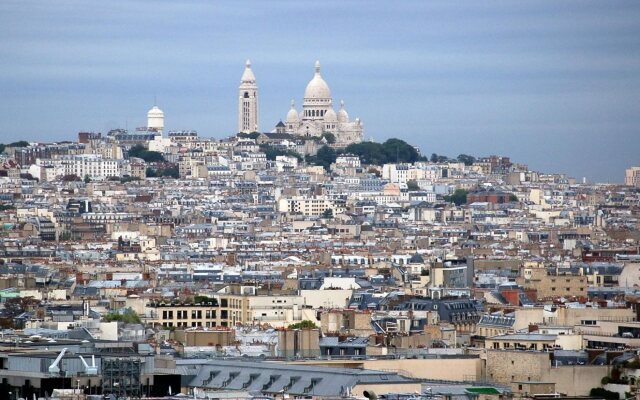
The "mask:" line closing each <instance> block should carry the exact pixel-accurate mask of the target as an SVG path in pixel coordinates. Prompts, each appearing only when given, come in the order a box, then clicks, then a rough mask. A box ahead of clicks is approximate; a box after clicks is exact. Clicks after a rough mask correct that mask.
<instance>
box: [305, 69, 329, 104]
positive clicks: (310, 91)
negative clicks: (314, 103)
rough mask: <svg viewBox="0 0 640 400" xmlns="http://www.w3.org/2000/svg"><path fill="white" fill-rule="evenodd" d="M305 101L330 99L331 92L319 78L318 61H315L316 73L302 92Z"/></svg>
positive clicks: (320, 77)
mask: <svg viewBox="0 0 640 400" xmlns="http://www.w3.org/2000/svg"><path fill="white" fill-rule="evenodd" d="M304 98H305V99H330V98H331V90H330V89H329V85H327V82H325V81H324V79H322V76H320V61H316V73H315V75H314V76H313V79H311V81H309V84H308V85H307V88H306V89H305V90H304Z"/></svg>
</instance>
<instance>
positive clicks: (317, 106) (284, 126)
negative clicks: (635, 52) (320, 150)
mask: <svg viewBox="0 0 640 400" xmlns="http://www.w3.org/2000/svg"><path fill="white" fill-rule="evenodd" d="M239 93H240V99H239V105H238V107H239V131H240V132H244V133H248V132H255V131H257V127H258V87H257V84H256V80H255V76H254V74H253V71H252V70H251V64H250V63H249V62H248V61H247V64H246V66H245V71H244V73H243V75H242V79H241V83H240V87H239ZM276 131H277V132H278V133H286V134H289V135H295V136H304V137H309V138H320V137H322V135H323V134H324V133H331V134H333V136H334V137H335V139H336V142H335V146H336V147H345V146H347V145H349V144H351V143H360V142H362V139H363V137H364V126H363V124H362V122H361V121H360V119H358V118H356V119H355V120H353V121H351V120H350V119H349V114H348V113H347V111H346V110H345V107H344V102H343V101H341V102H340V109H339V110H338V112H336V111H335V110H334V108H333V98H332V97H331V90H330V89H329V85H327V83H326V82H325V80H324V79H323V78H322V75H321V74H320V62H318V61H316V65H315V73H314V76H313V78H312V79H311V81H309V83H308V84H307V87H306V89H305V91H304V98H303V101H302V111H300V112H298V110H297V109H296V107H295V102H294V101H293V100H292V101H291V109H290V110H289V112H288V113H287V117H286V119H285V121H284V122H282V121H281V122H280V123H278V125H277V127H276Z"/></svg>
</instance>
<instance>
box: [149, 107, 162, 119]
mask: <svg viewBox="0 0 640 400" xmlns="http://www.w3.org/2000/svg"><path fill="white" fill-rule="evenodd" d="M153 117H155V118H159V117H164V112H163V111H162V110H161V109H160V108H159V107H158V106H153V107H151V109H150V110H149V112H147V118H153Z"/></svg>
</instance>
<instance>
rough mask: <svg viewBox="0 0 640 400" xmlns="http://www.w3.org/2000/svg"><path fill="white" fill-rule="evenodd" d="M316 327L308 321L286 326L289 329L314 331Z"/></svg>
mask: <svg viewBox="0 0 640 400" xmlns="http://www.w3.org/2000/svg"><path fill="white" fill-rule="evenodd" d="M317 327H318V326H317V325H316V324H315V323H314V322H313V321H309V320H308V319H305V320H304V321H300V322H297V323H295V324H291V325H289V326H288V328H289V329H315V328H317Z"/></svg>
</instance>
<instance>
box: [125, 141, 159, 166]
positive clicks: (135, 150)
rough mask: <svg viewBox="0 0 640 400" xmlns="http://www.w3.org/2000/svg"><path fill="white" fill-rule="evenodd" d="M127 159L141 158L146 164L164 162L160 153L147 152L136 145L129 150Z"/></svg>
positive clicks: (142, 147)
mask: <svg viewBox="0 0 640 400" xmlns="http://www.w3.org/2000/svg"><path fill="white" fill-rule="evenodd" d="M129 157H137V158H142V159H143V160H145V161H146V162H162V161H165V159H164V156H163V155H162V153H159V152H157V151H149V150H147V148H145V147H144V146H143V145H141V144H136V145H135V146H133V147H131V148H130V149H129Z"/></svg>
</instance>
